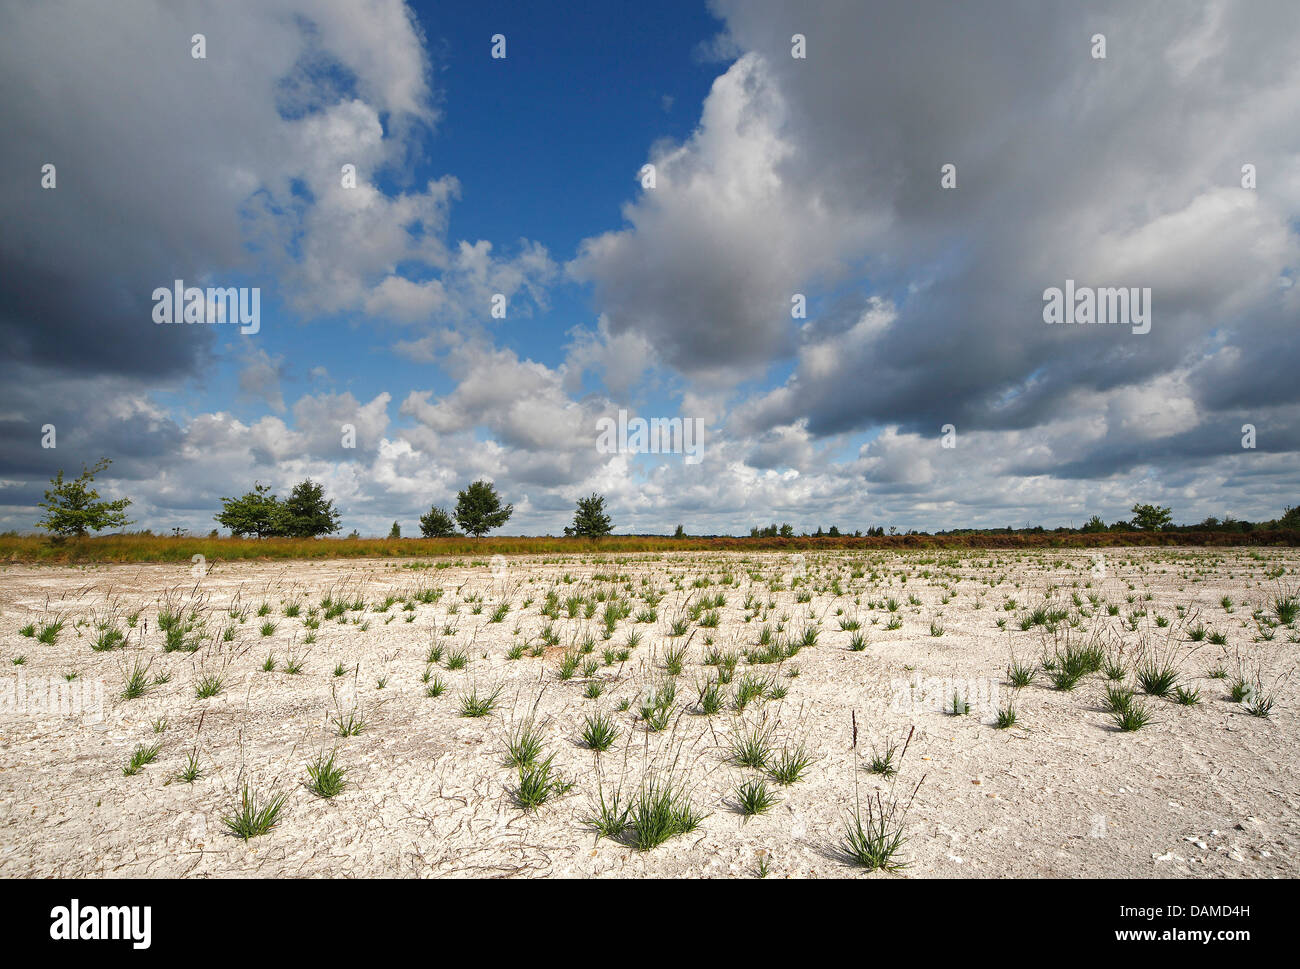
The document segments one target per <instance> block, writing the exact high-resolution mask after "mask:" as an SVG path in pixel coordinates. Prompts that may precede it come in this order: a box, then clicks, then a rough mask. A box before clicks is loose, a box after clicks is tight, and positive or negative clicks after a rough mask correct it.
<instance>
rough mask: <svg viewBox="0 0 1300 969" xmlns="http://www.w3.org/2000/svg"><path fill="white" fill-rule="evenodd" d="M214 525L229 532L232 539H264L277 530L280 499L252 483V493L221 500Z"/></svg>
mask: <svg viewBox="0 0 1300 969" xmlns="http://www.w3.org/2000/svg"><path fill="white" fill-rule="evenodd" d="M221 506H222V507H221V511H220V512H219V513H218V514H217V515H215V516H214V518H215V520H216V523H217V524H218V525H221V526H222V527H223V528H229V529H230V534H232V535H234V536H235V537H236V538H242V537H243V536H245V535H252V536H253V537H255V538H266V537H267V536H268V535H274V534H276V529H277V528H279V526H280V499H279V498H277V497H276V496H275V495H273V494H271V486H270V485H264V484H261V483H257V482H255V483H254V484H253V490H252V491H250V492H248V493H247V494H244V495H241V496H240V497H238V498H222V499H221Z"/></svg>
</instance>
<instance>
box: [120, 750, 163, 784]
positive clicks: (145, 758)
mask: <svg viewBox="0 0 1300 969" xmlns="http://www.w3.org/2000/svg"><path fill="white" fill-rule="evenodd" d="M161 750H162V741H159V742H158V743H156V744H151V745H149V746H147V747H146V746H145V745H144V744H138V745H137V746H136V748H135V750H133V751H132V752H131V759H130V760H128V761H127V762H126V766H125V767H123V768H122V773H123V774H125V775H126V776H127V777H131V776H133V775H135V774H138V773H140V771H142V770H144V768H145V767H146V766H148V765H149V764H152V763H153V762H154V760H155V758H157V756H158V752H159V751H161Z"/></svg>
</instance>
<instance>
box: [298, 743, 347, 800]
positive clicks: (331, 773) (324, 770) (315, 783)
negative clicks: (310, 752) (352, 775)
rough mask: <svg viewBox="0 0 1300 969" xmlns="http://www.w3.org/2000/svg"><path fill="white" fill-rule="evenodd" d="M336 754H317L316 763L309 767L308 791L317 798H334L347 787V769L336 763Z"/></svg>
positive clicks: (332, 752)
mask: <svg viewBox="0 0 1300 969" xmlns="http://www.w3.org/2000/svg"><path fill="white" fill-rule="evenodd" d="M335 754H336V752H335V751H330V755H329V756H328V757H326V756H325V755H324V754H323V753H321V754H317V755H316V760H315V762H314V763H311V764H308V765H307V790H309V791H311V792H312V793H313V794H315V795H316V796H317V797H325V798H329V797H334V796H335V795H336V794H338V793H340V792H341V791H342V790H343V788H344V787H346V786H347V781H346V780H345V778H346V775H347V772H348V771H347V768H346V767H340V766H339V765H338V764H336V763H335V762H334V758H335Z"/></svg>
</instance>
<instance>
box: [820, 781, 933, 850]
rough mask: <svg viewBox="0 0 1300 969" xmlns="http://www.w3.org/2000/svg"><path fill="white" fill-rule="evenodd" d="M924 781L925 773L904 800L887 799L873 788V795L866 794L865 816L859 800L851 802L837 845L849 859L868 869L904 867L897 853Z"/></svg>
mask: <svg viewBox="0 0 1300 969" xmlns="http://www.w3.org/2000/svg"><path fill="white" fill-rule="evenodd" d="M924 781H925V778H924V777H922V778H921V780H920V781H917V784H916V787H915V788H913V789H912V794H911V797H909V798H908V799H907V800H906V801H900V800H899V799H897V798H895V797H894V796H892V795H891V796H890V797H889V798H888V799H886V798H884V797H883V796H882V795H881V794H880V792H876V795H875V797H874V798H870V797H869V798H867V814H866V817H865V818H864V817H863V815H862V805H861V803H860V802H858V803H855V804H854V807H853V813H852V814H851V815H850V816H849V817H848V818H846V819H845V821H844V835H843V837H842V839H841V841H840V848H841V850H843V852H844V853H845V854H846V855H847V856H848V858H849V860H850V861H852V862H853V863H854V864H856V865H860V866H861V867H863V868H865V869H867V871H899V870H901V869H903V868H906V867H907V862H905V861H904V860H903V859H902V858H901V857H899V853H900V852H901V851H902V849H903V845H904V844H906V843H907V835H906V821H907V812H908V810H909V809H910V808H911V806H912V800H913V799H914V798H915V797H916V792H917V791H918V790H920V789H921V784H922V783H924Z"/></svg>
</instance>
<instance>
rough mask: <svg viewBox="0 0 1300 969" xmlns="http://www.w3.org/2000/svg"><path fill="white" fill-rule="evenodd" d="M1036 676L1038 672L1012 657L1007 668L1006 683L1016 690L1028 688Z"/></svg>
mask: <svg viewBox="0 0 1300 969" xmlns="http://www.w3.org/2000/svg"><path fill="white" fill-rule="evenodd" d="M1037 675H1038V670H1037V669H1036V668H1035V667H1033V666H1029V665H1027V664H1025V663H1022V662H1020V661H1019V660H1017V659H1016V658H1015V657H1014V656H1013V657H1011V665H1010V666H1008V667H1007V681H1008V682H1009V683H1010V684H1011V685H1012V686H1014V687H1016V688H1017V689H1019V688H1020V687H1024V686H1028V685H1029V684H1030V683H1032V682H1033V681H1034V677H1035V676H1037Z"/></svg>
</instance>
